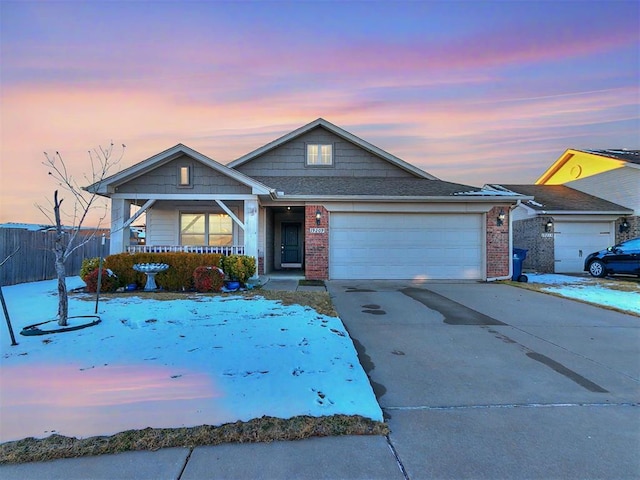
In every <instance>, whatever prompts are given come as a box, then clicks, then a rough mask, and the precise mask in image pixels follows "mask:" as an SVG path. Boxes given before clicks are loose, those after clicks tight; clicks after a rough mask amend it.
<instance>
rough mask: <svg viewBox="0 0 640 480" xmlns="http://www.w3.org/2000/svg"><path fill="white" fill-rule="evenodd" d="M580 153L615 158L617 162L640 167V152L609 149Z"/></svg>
mask: <svg viewBox="0 0 640 480" xmlns="http://www.w3.org/2000/svg"><path fill="white" fill-rule="evenodd" d="M577 151H579V152H585V153H591V154H594V155H600V156H602V157H610V158H615V159H616V160H624V161H625V162H629V163H636V164H638V165H640V150H628V149H626V148H620V149H608V150H577Z"/></svg>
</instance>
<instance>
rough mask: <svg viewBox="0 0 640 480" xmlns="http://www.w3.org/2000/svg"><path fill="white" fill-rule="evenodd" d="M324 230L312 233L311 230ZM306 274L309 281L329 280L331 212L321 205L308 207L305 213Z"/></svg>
mask: <svg viewBox="0 0 640 480" xmlns="http://www.w3.org/2000/svg"><path fill="white" fill-rule="evenodd" d="M317 211H320V214H321V215H322V218H321V219H320V224H319V225H318V224H317V223H316V212H317ZM315 228H317V229H323V231H322V232H321V233H311V229H315ZM304 236H305V248H304V261H305V266H304V273H305V277H306V278H307V279H309V280H327V279H328V278H329V212H328V211H327V210H326V209H325V208H324V207H323V206H321V205H306V206H305V212H304Z"/></svg>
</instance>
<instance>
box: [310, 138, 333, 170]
mask: <svg viewBox="0 0 640 480" xmlns="http://www.w3.org/2000/svg"><path fill="white" fill-rule="evenodd" d="M307 165H308V166H328V165H333V145H332V144H330V143H308V144H307Z"/></svg>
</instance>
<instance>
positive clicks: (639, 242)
mask: <svg viewBox="0 0 640 480" xmlns="http://www.w3.org/2000/svg"><path fill="white" fill-rule="evenodd" d="M618 248H621V249H622V250H624V251H625V252H626V251H628V250H640V238H634V239H633V240H628V241H626V242H622V243H621V244H620V245H618Z"/></svg>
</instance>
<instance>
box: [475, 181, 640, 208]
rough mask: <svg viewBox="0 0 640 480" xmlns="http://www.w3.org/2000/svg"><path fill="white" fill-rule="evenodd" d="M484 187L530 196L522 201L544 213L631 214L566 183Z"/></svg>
mask: <svg viewBox="0 0 640 480" xmlns="http://www.w3.org/2000/svg"><path fill="white" fill-rule="evenodd" d="M485 187H486V188H489V189H495V190H501V191H506V192H511V193H519V194H521V195H527V196H532V197H533V200H525V201H523V202H522V203H523V204H524V205H525V206H527V207H529V208H531V209H533V210H535V211H537V212H540V213H544V214H552V213H609V214H617V215H631V214H632V213H633V210H631V209H629V208H626V207H623V206H622V205H618V204H616V203H613V202H609V201H607V200H603V199H602V198H599V197H596V196H594V195H589V194H588V193H584V192H581V191H579V190H575V189H573V188H570V187H567V186H566V185H502V184H501V185H495V184H493V185H486V186H485Z"/></svg>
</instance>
